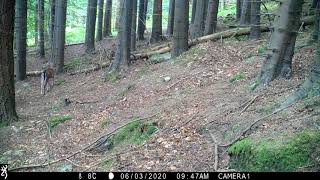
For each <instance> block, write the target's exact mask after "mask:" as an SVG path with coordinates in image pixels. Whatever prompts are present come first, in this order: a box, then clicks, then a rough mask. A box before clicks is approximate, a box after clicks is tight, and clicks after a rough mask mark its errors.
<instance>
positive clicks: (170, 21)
mask: <svg viewBox="0 0 320 180" xmlns="http://www.w3.org/2000/svg"><path fill="white" fill-rule="evenodd" d="M174 10H175V0H170V1H169V14H168V27H167V35H168V36H172V34H173V24H174V14H175V13H174V12H175V11H174Z"/></svg>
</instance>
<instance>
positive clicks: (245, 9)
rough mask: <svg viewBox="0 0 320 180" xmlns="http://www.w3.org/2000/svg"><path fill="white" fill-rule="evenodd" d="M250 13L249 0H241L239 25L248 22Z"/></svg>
mask: <svg viewBox="0 0 320 180" xmlns="http://www.w3.org/2000/svg"><path fill="white" fill-rule="evenodd" d="M250 15H251V0H242V7H241V16H240V25H241V26H245V25H249V24H250Z"/></svg>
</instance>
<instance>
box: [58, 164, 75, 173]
mask: <svg viewBox="0 0 320 180" xmlns="http://www.w3.org/2000/svg"><path fill="white" fill-rule="evenodd" d="M60 172H72V165H71V164H65V165H63V166H62V167H60Z"/></svg>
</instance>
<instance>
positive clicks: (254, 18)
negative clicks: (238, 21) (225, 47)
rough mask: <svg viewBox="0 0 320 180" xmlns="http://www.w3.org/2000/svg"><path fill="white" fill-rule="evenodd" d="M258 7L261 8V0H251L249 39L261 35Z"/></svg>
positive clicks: (257, 37)
mask: <svg viewBox="0 0 320 180" xmlns="http://www.w3.org/2000/svg"><path fill="white" fill-rule="evenodd" d="M260 9H261V0H253V1H252V2H251V17H250V21H251V23H250V25H251V31H250V39H260V36H261V30H260V25H261V24H260Z"/></svg>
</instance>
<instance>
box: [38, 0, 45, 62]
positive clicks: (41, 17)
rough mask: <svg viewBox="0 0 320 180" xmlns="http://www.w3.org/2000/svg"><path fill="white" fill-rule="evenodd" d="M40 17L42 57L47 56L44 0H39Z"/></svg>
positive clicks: (40, 53) (40, 50)
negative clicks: (45, 48)
mask: <svg viewBox="0 0 320 180" xmlns="http://www.w3.org/2000/svg"><path fill="white" fill-rule="evenodd" d="M38 6H39V10H38V13H39V14H38V17H39V55H40V57H41V58H44V57H45V51H44V0H39V1H38Z"/></svg>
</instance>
